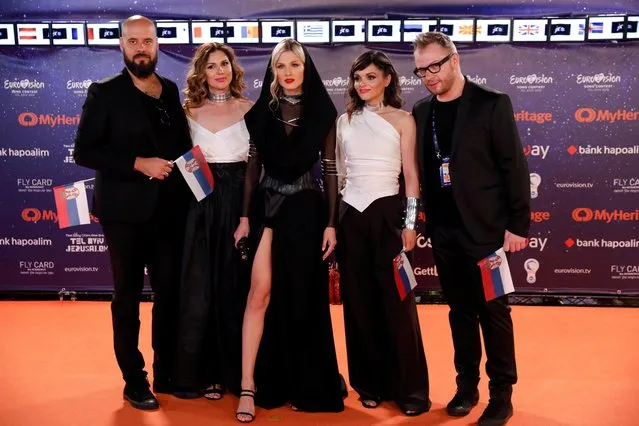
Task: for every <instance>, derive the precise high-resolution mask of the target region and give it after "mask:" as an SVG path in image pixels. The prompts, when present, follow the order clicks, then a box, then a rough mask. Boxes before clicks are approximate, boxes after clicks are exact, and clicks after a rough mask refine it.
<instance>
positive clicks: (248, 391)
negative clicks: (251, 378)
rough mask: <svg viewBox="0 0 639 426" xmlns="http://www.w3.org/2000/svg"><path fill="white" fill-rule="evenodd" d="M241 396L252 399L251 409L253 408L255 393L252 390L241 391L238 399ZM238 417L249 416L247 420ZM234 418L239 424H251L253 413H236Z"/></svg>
mask: <svg viewBox="0 0 639 426" xmlns="http://www.w3.org/2000/svg"><path fill="white" fill-rule="evenodd" d="M243 396H248V397H249V398H251V399H253V407H255V391H254V390H251V389H242V390H241V391H240V398H241V397H243ZM240 416H249V417H250V418H249V419H248V420H242V419H240ZM235 418H236V419H237V421H238V422H240V423H251V422H252V421H253V420H255V413H249V412H247V411H236V412H235Z"/></svg>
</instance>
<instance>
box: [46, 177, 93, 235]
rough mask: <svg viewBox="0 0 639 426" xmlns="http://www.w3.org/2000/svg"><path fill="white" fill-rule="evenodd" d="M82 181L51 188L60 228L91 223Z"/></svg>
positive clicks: (85, 191)
mask: <svg viewBox="0 0 639 426" xmlns="http://www.w3.org/2000/svg"><path fill="white" fill-rule="evenodd" d="M84 182H85V181H80V182H74V183H69V184H66V185H60V186H56V187H54V188H53V195H54V197H55V206H56V209H57V211H58V226H59V227H60V229H64V228H68V227H70V226H76V225H88V224H89V223H91V217H90V215H89V203H88V201H87V190H86V187H85V186H84Z"/></svg>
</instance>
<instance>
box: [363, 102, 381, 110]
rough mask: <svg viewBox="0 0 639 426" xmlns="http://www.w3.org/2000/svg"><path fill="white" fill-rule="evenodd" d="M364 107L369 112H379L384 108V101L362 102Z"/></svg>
mask: <svg viewBox="0 0 639 426" xmlns="http://www.w3.org/2000/svg"><path fill="white" fill-rule="evenodd" d="M364 108H366V109H367V110H368V111H371V112H380V111H381V110H382V109H383V108H384V102H383V101H382V102H380V103H379V105H369V104H364Z"/></svg>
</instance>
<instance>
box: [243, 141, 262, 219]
mask: <svg viewBox="0 0 639 426" xmlns="http://www.w3.org/2000/svg"><path fill="white" fill-rule="evenodd" d="M261 174H262V159H261V158H260V154H259V153H258V152H257V147H256V146H255V144H254V143H253V142H252V141H251V142H250V143H249V159H248V164H247V165H246V173H245V175H244V200H243V203H242V217H248V215H249V211H250V209H251V199H252V198H253V193H254V192H255V187H256V186H257V183H258V182H259V180H260V175H261Z"/></svg>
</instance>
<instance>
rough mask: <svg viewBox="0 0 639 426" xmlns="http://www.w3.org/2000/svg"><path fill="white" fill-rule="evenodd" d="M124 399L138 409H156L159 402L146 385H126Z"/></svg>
mask: <svg viewBox="0 0 639 426" xmlns="http://www.w3.org/2000/svg"><path fill="white" fill-rule="evenodd" d="M124 399H125V400H126V401H128V402H129V404H131V405H132V406H133V407H135V408H137V409H139V410H157V409H158V408H159V407H160V403H159V402H158V400H157V398H156V397H155V395H153V394H152V393H151V391H150V390H149V387H148V386H142V385H138V386H134V385H126V386H125V387H124Z"/></svg>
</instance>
